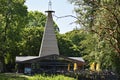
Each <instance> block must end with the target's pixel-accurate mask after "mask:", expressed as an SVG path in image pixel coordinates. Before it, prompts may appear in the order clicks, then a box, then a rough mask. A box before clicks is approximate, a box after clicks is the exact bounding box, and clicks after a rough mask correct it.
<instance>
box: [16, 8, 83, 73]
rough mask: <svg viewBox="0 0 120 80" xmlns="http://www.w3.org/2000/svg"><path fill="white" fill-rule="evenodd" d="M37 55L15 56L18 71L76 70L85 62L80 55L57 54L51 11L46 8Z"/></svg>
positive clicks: (53, 71)
mask: <svg viewBox="0 0 120 80" xmlns="http://www.w3.org/2000/svg"><path fill="white" fill-rule="evenodd" d="M46 12H47V13H48V16H47V21H46V25H45V30H44V34H43V39H42V44H41V48H40V52H39V56H17V57H16V63H17V67H18V72H19V73H26V74H31V73H63V72H66V71H76V70H79V69H81V68H82V67H83V65H84V64H85V62H84V60H83V59H82V58H81V57H64V56H62V55H60V54H59V49H58V45H57V40H56V35H55V32H54V27H53V18H52V13H53V12H54V11H52V10H48V11H46Z"/></svg>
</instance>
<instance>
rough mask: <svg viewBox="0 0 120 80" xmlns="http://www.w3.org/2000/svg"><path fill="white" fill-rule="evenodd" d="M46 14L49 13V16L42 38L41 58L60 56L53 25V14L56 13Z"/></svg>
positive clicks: (50, 11) (49, 11)
mask: <svg viewBox="0 0 120 80" xmlns="http://www.w3.org/2000/svg"><path fill="white" fill-rule="evenodd" d="M46 12H47V13H48V16H47V21H46V25H45V30H44V34H43V38H42V44H41V48H40V52H39V56H40V57H43V56H48V55H53V54H55V55H59V50H58V45H57V39H56V34H55V30H54V26H53V25H54V24H53V17H52V13H53V12H54V11H52V10H48V11H46Z"/></svg>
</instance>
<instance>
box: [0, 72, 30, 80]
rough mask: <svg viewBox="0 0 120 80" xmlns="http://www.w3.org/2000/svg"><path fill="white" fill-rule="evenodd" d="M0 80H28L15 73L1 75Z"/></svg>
mask: <svg viewBox="0 0 120 80" xmlns="http://www.w3.org/2000/svg"><path fill="white" fill-rule="evenodd" d="M0 80H28V78H27V77H25V76H23V75H19V74H15V73H1V74H0Z"/></svg>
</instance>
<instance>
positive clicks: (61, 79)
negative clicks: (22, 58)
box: [0, 74, 74, 80]
mask: <svg viewBox="0 0 120 80" xmlns="http://www.w3.org/2000/svg"><path fill="white" fill-rule="evenodd" d="M0 80H74V78H70V77H66V76H63V75H51V76H47V75H35V76H26V75H20V74H0Z"/></svg>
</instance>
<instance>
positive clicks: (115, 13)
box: [69, 0, 120, 72]
mask: <svg viewBox="0 0 120 80" xmlns="http://www.w3.org/2000/svg"><path fill="white" fill-rule="evenodd" d="M69 1H70V2H71V3H72V4H74V5H75V12H76V13H77V17H78V20H77V21H76V22H77V23H79V24H80V25H81V26H82V27H83V28H84V29H85V30H86V31H88V35H87V36H86V40H83V41H82V42H81V44H82V47H84V51H83V52H85V54H86V55H85V56H84V57H86V59H87V60H88V61H89V63H90V62H92V61H94V62H98V61H99V62H100V63H101V65H102V68H103V69H108V68H109V69H110V70H114V68H117V67H119V64H118V63H119V59H120V44H119V43H120V1H119V0H69ZM91 33H92V34H91ZM114 56H116V57H117V59H118V60H117V61H116V58H115V57H114ZM115 61H116V62H115ZM112 64H116V65H114V66H113V65H112ZM111 68H112V69H111ZM116 71H117V72H118V71H119V72H120V70H119V69H118V68H117V69H116Z"/></svg>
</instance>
